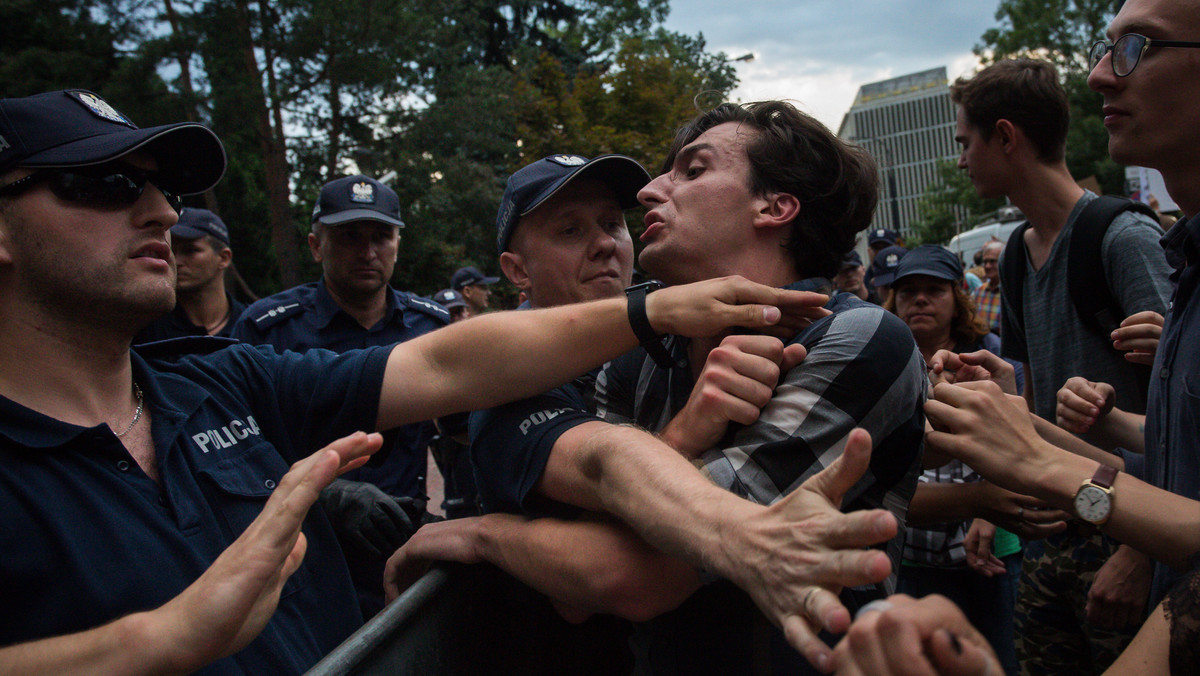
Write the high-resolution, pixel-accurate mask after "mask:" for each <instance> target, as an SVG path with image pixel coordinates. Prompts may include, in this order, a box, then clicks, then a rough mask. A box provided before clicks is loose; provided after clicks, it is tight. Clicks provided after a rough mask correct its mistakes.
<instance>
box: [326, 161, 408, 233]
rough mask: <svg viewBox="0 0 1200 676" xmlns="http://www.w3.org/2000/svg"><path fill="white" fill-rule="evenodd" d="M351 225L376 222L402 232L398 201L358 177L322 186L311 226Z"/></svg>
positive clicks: (382, 188) (392, 193)
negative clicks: (351, 223)
mask: <svg viewBox="0 0 1200 676" xmlns="http://www.w3.org/2000/svg"><path fill="white" fill-rule="evenodd" d="M352 221H377V222H379V223H387V224H388V225H394V226H396V227H397V228H403V227H404V221H402V220H400V197H399V196H398V195H396V191H394V190H392V189H391V188H389V187H387V186H386V185H384V184H382V183H380V182H379V181H376V180H375V179H373V178H371V177H370V176H363V175H361V174H358V175H355V176H343V177H342V178H338V179H334V180H332V181H330V182H328V183H326V184H325V185H324V186H322V188H321V195H320V196H319V197H318V198H317V204H316V206H314V207H313V214H312V222H313V223H321V224H322V225H341V224H343V223H350V222H352Z"/></svg>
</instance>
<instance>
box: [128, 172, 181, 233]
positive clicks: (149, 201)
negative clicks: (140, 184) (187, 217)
mask: <svg viewBox="0 0 1200 676" xmlns="http://www.w3.org/2000/svg"><path fill="white" fill-rule="evenodd" d="M133 212H134V213H133V217H134V222H135V224H136V225H137V226H138V227H139V228H155V229H158V230H170V229H171V226H173V225H175V224H176V223H178V222H179V214H177V213H175V209H174V208H173V207H172V206H171V203H170V202H168V201H167V197H166V196H165V195H163V193H162V191H161V190H159V189H158V186H156V185H154V184H153V183H148V184H147V185H146V189H145V190H143V191H142V194H141V195H139V196H138V199H137V202H135V203H134V206H133Z"/></svg>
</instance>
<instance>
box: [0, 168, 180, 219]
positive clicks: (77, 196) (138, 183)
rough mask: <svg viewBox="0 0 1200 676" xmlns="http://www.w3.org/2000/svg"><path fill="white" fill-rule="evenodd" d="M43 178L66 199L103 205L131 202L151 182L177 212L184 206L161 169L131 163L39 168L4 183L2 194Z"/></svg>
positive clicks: (109, 205)
mask: <svg viewBox="0 0 1200 676" xmlns="http://www.w3.org/2000/svg"><path fill="white" fill-rule="evenodd" d="M42 181H45V182H46V184H47V186H48V187H49V188H50V192H52V193H54V196H55V197H57V198H59V199H61V200H63V201H64V202H70V203H72V204H82V205H85V206H91V207H102V208H119V207H127V206H130V205H132V204H133V203H134V202H136V201H138V198H140V197H141V196H142V193H143V192H145V191H146V186H147V185H153V186H155V187H157V188H158V190H159V192H161V193H162V195H163V197H165V198H167V204H170V205H171V208H172V209H174V210H175V213H177V214H178V213H179V212H180V211H182V210H183V198H182V197H180V196H179V195H176V194H175V193H173V192H170V191H168V190H165V189H164V188H163V187H162V184H163V177H162V175H161V174H160V173H159V172H157V171H145V170H142V169H138V168H136V167H130V166H115V167H114V166H112V165H109V166H101V167H95V168H90V167H72V168H70V169H39V170H37V171H35V172H33V173H32V174H30V175H28V176H26V177H24V178H19V179H17V180H15V181H13V182H12V183H9V184H7V185H3V186H0V197H8V196H11V195H19V194H20V193H22V192H24V191H26V190H28V189H30V188H32V187H33V186H34V185H36V184H38V183H39V182H42Z"/></svg>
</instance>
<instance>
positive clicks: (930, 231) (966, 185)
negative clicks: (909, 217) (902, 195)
mask: <svg viewBox="0 0 1200 676" xmlns="http://www.w3.org/2000/svg"><path fill="white" fill-rule="evenodd" d="M1002 206H1004V200H1003V199H999V198H996V199H983V198H981V197H980V196H979V193H977V192H975V186H974V185H972V184H971V179H970V178H968V177H967V174H966V172H964V171H962V170H960V169H959V168H958V165H957V164H956V163H955V162H954V160H943V161H941V162H938V164H937V180H935V181H933V182H932V183H930V184H929V186H928V187H927V188H926V189H925V194H924V195H922V196H921V198H920V200H918V201H917V219H916V220H915V221H914V222H913V224H912V230H913V235H912V237H911V238H910V240H909V245H910V246H914V247H915V246H920V245H922V244H946V243H947V242H949V241H950V238H951V237H954V236H955V235H957V234H958V233H960V232H962V231H964V230H969V229H971V228H973V227H975V226H976V225H978V224H979V223H980V222H982V220H983V219H984V218H985V217H986V216H987V215H988V214H990V213H992V212H994V211H995V210H996V209H999V208H1000V207H1002Z"/></svg>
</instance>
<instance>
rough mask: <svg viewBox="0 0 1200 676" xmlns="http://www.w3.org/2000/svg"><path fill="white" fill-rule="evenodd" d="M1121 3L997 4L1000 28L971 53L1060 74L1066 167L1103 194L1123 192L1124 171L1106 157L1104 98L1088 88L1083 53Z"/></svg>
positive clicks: (1049, 0)
mask: <svg viewBox="0 0 1200 676" xmlns="http://www.w3.org/2000/svg"><path fill="white" fill-rule="evenodd" d="M1121 4H1122V0H1001V2H1000V5H999V8H998V9H997V10H996V20H997V21H999V22H1000V25H999V26H997V27H996V28H990V29H988V30H987V31H985V32H984V34H983V36H982V42H981V43H980V44H979V45H977V46H976V47H975V53H976V54H977V55H979V56H980V57H981V58H982V59H983V60H984V61H985V62H994V61H997V60H1000V59H1005V58H1011V57H1020V56H1028V57H1032V58H1039V59H1044V60H1047V61H1050V62H1051V63H1053V64H1054V65H1055V66H1056V67H1057V68H1058V70H1059V74H1060V75H1061V77H1062V79H1063V87H1064V89H1066V92H1067V98H1068V100H1069V102H1070V106H1071V127H1070V129H1069V130H1068V132H1067V167H1068V168H1069V169H1070V170H1071V174H1072V175H1073V176H1074V177H1075V178H1077V179H1081V178H1086V177H1088V176H1095V177H1096V179H1097V180H1098V181H1099V182H1100V185H1101V187H1102V188H1103V189H1104V191H1105V192H1107V193H1117V194H1122V193H1123V192H1124V183H1125V174H1124V170H1123V169H1122V167H1120V166H1119V165H1117V164H1116V163H1115V162H1113V161H1112V159H1111V158H1109V156H1108V134H1107V132H1106V131H1105V130H1104V123H1103V118H1102V116H1101V114H1100V109H1101V106H1102V99H1101V97H1100V95H1099V94H1097V93H1096V92H1093V91H1092V90H1090V89H1089V88H1088V86H1087V75H1088V60H1087V54H1088V50H1089V49H1090V47H1091V45H1092V43H1094V42H1095V41H1096V40H1098V39H1100V38H1103V37H1104V32H1105V30H1106V28H1107V26H1108V23H1109V22H1110V21H1111V20H1112V18H1113V17H1114V16H1115V15H1116V12H1117V10H1118V9H1119V8H1120V6H1121Z"/></svg>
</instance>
